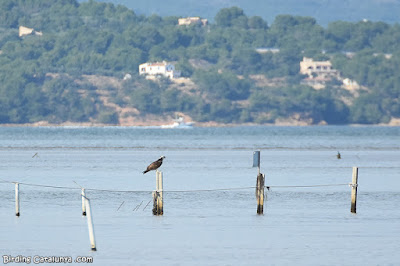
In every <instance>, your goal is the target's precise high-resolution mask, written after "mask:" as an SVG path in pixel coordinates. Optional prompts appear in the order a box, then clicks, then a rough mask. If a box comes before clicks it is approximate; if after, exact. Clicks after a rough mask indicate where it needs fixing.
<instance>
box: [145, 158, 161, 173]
mask: <svg viewBox="0 0 400 266" xmlns="http://www.w3.org/2000/svg"><path fill="white" fill-rule="evenodd" d="M164 158H165V156H161V157H160V159H158V160H157V161H155V162H152V163H151V164H150V165H149V166H147V169H146V170H144V171H143V174H145V173H147V172H149V171H151V170H156V169H158V168H159V167H160V166H161V165H162V162H163V159H164Z"/></svg>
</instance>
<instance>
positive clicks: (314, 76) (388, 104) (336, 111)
mask: <svg viewBox="0 0 400 266" xmlns="http://www.w3.org/2000/svg"><path fill="white" fill-rule="evenodd" d="M21 26H24V27H21ZM269 48H273V49H269ZM304 57H306V60H305V61H303V58H304ZM310 58H312V59H314V60H316V61H319V63H318V65H314V63H312V62H313V61H312V60H311V59H310ZM328 60H329V61H328ZM162 61H167V62H170V63H172V64H174V65H175V66H176V69H177V70H179V71H180V73H181V75H182V78H180V79H173V80H170V79H169V78H157V77H153V79H146V78H145V76H143V75H139V65H140V64H142V63H144V62H162ZM300 62H303V63H304V62H305V63H307V64H308V65H306V67H305V68H304V67H302V69H303V70H306V71H301V68H300ZM310 62H311V63H312V65H310ZM160 65H161V64H160V63H158V64H157V66H160ZM302 65H303V64H302ZM399 65H400V25H399V24H395V25H391V24H387V23H384V22H371V21H361V22H355V23H353V22H343V21H336V22H334V23H330V24H329V25H328V26H326V27H322V26H321V25H319V24H318V23H317V22H316V20H315V19H314V18H312V17H303V16H292V15H279V16H277V17H276V18H275V19H274V20H273V22H272V23H267V22H266V21H265V20H263V19H262V18H261V17H260V16H251V15H247V14H246V13H245V12H244V11H243V9H240V8H238V7H230V8H223V9H220V10H219V11H218V13H217V14H216V15H215V21H211V22H210V23H209V24H208V25H203V24H198V23H195V24H193V25H190V26H186V25H178V17H176V16H175V17H174V16H165V17H161V16H158V15H150V16H146V15H140V14H138V13H136V12H135V11H133V10H131V9H128V8H127V7H124V6H122V5H118V6H116V5H114V4H112V3H103V2H96V1H89V2H82V3H80V4H79V3H78V2H77V1H76V0H41V1H32V0H19V1H14V0H2V1H0V124H21V123H42V122H43V123H47V122H49V123H55V124H59V123H65V122H72V123H105V124H119V125H133V124H139V123H142V124H149V123H152V122H154V121H155V122H159V121H160V120H161V119H168V117H173V116H174V115H175V114H176V113H179V114H182V115H185V116H187V117H191V118H192V119H193V120H195V121H196V122H204V123H212V122H217V123H256V124H264V123H275V124H282V123H286V122H289V123H298V124H299V123H300V124H325V123H328V124H347V123H358V124H378V123H389V122H392V121H400V120H399V118H400V74H399V71H398V69H399V67H398V66H399ZM141 69H142V67H141ZM127 74H129V75H127ZM164 74H165V73H162V72H161V73H156V76H157V75H159V76H160V75H161V76H162V75H164ZM149 78H151V77H149Z"/></svg>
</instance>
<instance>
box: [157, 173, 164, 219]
mask: <svg viewBox="0 0 400 266" xmlns="http://www.w3.org/2000/svg"><path fill="white" fill-rule="evenodd" d="M157 192H158V199H157V206H158V214H159V215H163V214H164V208H163V199H164V198H163V174H162V172H158V190H157Z"/></svg>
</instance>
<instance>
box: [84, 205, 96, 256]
mask: <svg viewBox="0 0 400 266" xmlns="http://www.w3.org/2000/svg"><path fill="white" fill-rule="evenodd" d="M85 203H86V217H87V223H88V229H89V240H90V245H91V248H92V251H96V250H97V249H96V241H95V238H94V229H93V219H92V212H91V209H90V201H89V199H88V198H86V197H85Z"/></svg>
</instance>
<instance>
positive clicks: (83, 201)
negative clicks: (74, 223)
mask: <svg viewBox="0 0 400 266" xmlns="http://www.w3.org/2000/svg"><path fill="white" fill-rule="evenodd" d="M81 195H82V216H86V203H85V197H86V195H85V189H84V188H82V191H81Z"/></svg>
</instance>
